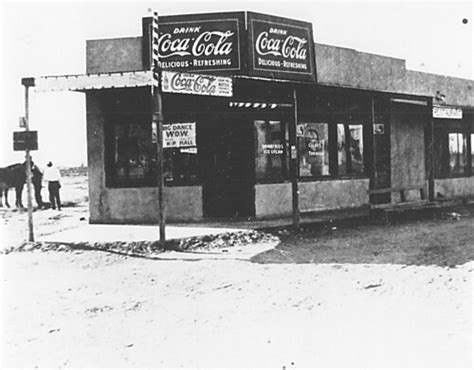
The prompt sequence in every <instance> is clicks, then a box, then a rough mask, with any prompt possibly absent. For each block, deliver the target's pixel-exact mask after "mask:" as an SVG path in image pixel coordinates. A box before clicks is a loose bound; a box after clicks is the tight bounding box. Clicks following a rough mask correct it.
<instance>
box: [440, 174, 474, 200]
mask: <svg viewBox="0 0 474 370" xmlns="http://www.w3.org/2000/svg"><path fill="white" fill-rule="evenodd" d="M438 193H440V194H442V195H443V196H445V197H446V198H453V197H466V196H469V197H472V196H474V176H471V177H460V178H457V179H437V180H435V194H438Z"/></svg>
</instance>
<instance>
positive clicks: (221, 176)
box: [202, 113, 255, 219]
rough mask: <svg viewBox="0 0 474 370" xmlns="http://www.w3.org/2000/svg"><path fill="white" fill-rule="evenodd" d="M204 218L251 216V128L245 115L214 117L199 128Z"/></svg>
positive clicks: (252, 167)
mask: <svg viewBox="0 0 474 370" xmlns="http://www.w3.org/2000/svg"><path fill="white" fill-rule="evenodd" d="M202 134H203V135H202V137H203V139H204V140H203V149H204V150H203V162H202V165H203V167H202V173H203V175H204V176H203V208H204V217H208V218H209V217H226V218H237V219H242V218H245V219H247V218H249V217H253V216H255V165H254V153H253V151H254V149H253V145H254V144H253V140H254V138H253V126H252V124H251V121H250V120H249V119H247V118H246V117H245V115H241V114H238V115H236V114H235V113H234V114H232V113H227V114H216V115H215V116H214V117H213V118H211V119H209V120H208V122H207V124H205V125H204V127H203V132H202Z"/></svg>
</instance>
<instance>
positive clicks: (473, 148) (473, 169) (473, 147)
mask: <svg viewBox="0 0 474 370" xmlns="http://www.w3.org/2000/svg"><path fill="white" fill-rule="evenodd" d="M472 174H474V134H471V175H472Z"/></svg>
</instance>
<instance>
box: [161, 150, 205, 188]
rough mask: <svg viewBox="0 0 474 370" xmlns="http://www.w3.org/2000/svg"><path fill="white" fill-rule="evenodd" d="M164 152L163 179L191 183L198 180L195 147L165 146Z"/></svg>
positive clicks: (176, 182)
mask: <svg viewBox="0 0 474 370" xmlns="http://www.w3.org/2000/svg"><path fill="white" fill-rule="evenodd" d="M163 152H164V180H165V182H166V183H173V184H192V183H195V182H196V181H197V180H198V159H197V148H196V147H190V148H167V149H164V150H163Z"/></svg>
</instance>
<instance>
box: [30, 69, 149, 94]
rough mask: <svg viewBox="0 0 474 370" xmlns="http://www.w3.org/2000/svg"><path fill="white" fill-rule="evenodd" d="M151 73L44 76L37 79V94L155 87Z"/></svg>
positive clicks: (35, 88)
mask: <svg viewBox="0 0 474 370" xmlns="http://www.w3.org/2000/svg"><path fill="white" fill-rule="evenodd" d="M155 81H156V80H155V79H154V78H153V72H151V71H133V72H117V73H97V74H84V75H65V76H42V77H37V78H35V87H34V90H35V92H52V91H88V90H101V89H114V88H123V87H145V86H154V85H156V83H157V82H155Z"/></svg>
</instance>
